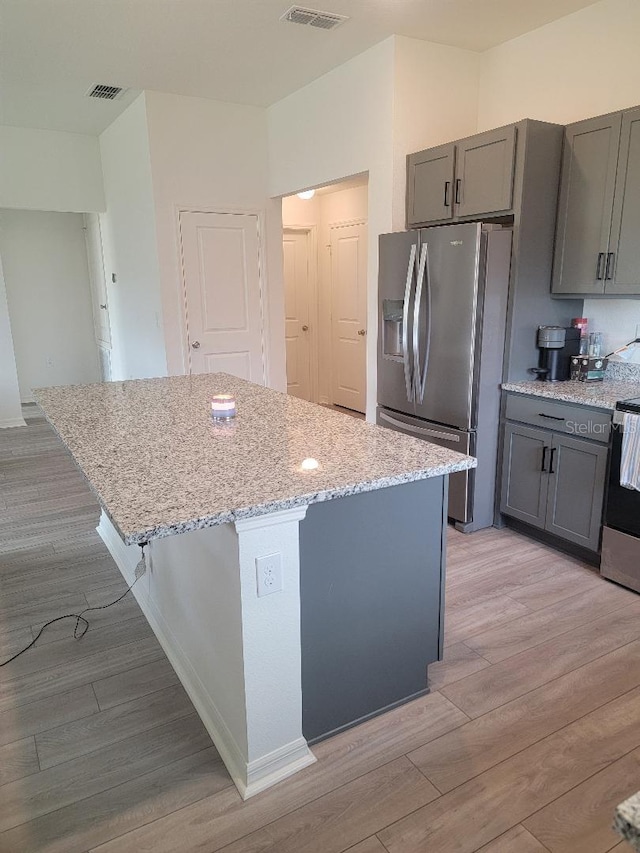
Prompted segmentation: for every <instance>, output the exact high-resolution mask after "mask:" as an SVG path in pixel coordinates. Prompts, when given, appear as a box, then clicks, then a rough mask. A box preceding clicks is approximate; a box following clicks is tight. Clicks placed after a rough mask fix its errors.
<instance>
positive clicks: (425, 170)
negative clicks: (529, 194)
mask: <svg viewBox="0 0 640 853" xmlns="http://www.w3.org/2000/svg"><path fill="white" fill-rule="evenodd" d="M517 132H518V128H517V126H516V125H513V124H511V125H507V126H506V127H499V128H496V129H495V130H488V131H485V132H484V133H478V134H476V135H475V136H470V137H468V138H467V139H460V140H458V141H456V142H452V143H450V144H448V145H440V146H438V147H437V148H428V149H426V150H424V151H418V152H417V153H415V154H410V155H409V156H408V157H407V228H414V227H416V226H419V225H433V224H435V223H442V222H447V221H450V220H454V221H459V220H466V219H472V218H476V219H477V218H479V217H482V216H496V215H499V214H505V215H506V214H510V213H512V212H513V195H514V169H515V161H516V138H517Z"/></svg>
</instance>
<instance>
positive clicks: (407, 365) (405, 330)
mask: <svg viewBox="0 0 640 853" xmlns="http://www.w3.org/2000/svg"><path fill="white" fill-rule="evenodd" d="M417 249H418V247H417V245H416V244H415V243H414V244H413V245H412V246H411V251H410V252H409V266H408V268H407V282H406V284H405V288H404V305H403V308H402V361H403V364H404V382H405V386H406V389H407V400H408V401H409V402H410V403H412V402H413V401H414V399H415V397H414V392H413V376H412V374H411V360H410V357H409V303H410V302H411V290H412V287H411V285H412V284H413V277H414V275H415V270H416V253H417Z"/></svg>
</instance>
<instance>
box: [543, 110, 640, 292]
mask: <svg viewBox="0 0 640 853" xmlns="http://www.w3.org/2000/svg"><path fill="white" fill-rule="evenodd" d="M639 229H640V108H636V109H633V110H626V111H625V112H622V113H613V114H611V115H606V116H599V117H597V118H593V119H588V120H587V121H581V122H577V123H576V124H572V125H569V126H568V127H567V128H566V133H565V145H564V154H563V161H562V177H561V183H560V197H559V201H558V224H557V231H556V245H555V256H554V266H553V285H552V292H553V293H555V294H558V295H564V294H567V295H575V294H581V295H585V296H587V295H595V296H607V295H611V296H613V295H638V294H640V241H638V239H637V234H638V232H639Z"/></svg>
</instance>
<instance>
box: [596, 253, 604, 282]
mask: <svg viewBox="0 0 640 853" xmlns="http://www.w3.org/2000/svg"><path fill="white" fill-rule="evenodd" d="M603 263H604V252H598V263H597V265H596V279H597V281H602V265H603Z"/></svg>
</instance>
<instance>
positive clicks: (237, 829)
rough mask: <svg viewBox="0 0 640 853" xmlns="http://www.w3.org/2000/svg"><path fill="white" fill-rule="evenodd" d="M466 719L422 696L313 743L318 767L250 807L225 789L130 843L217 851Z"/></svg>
mask: <svg viewBox="0 0 640 853" xmlns="http://www.w3.org/2000/svg"><path fill="white" fill-rule="evenodd" d="M466 720H467V718H466V717H465V716H464V715H463V714H462V713H461V712H460V711H458V709H457V708H455V707H454V706H453V705H451V704H450V703H449V702H445V701H444V697H442V696H441V695H440V694H438V693H433V694H431V695H429V696H424V697H422V698H420V699H417V700H416V701H415V702H410V703H408V704H407V705H403V706H401V707H400V708H396V709H394V710H393V711H391V712H389V714H386V715H383V716H380V717H375V718H374V719H372V720H368V721H367V722H365V723H363V724H362V725H360V726H357V727H356V728H354V729H350V730H348V731H346V732H342V733H341V734H339V735H336V736H335V737H332V738H329V739H328V740H326V741H323V742H321V743H319V744H316V746H314V748H313V752H314V754H315V756H316V758H317V759H318V760H317V763H316V764H313V765H311V766H310V767H307V768H305V769H304V770H302V771H301V772H300V773H296V774H295V776H292V777H291V779H288V780H286V781H285V782H284V783H282V784H280V785H276V786H275V787H273V788H270V789H269V790H267V791H264V792H263V793H262V794H259V795H258V796H256V797H252V798H251V799H250V800H247V802H242V800H241V799H240V796H239V794H238V792H237V791H236V790H235V788H234V789H233V790H227V791H223V792H221V793H220V794H216V795H215V796H213V797H207V798H206V799H203V800H201V801H199V802H197V803H194V804H193V805H192V806H189V807H187V808H185V809H182V810H181V811H178V812H174V813H172V814H170V815H167V816H166V817H165V818H162V819H161V820H158V821H155V823H153V824H149V825H148V826H146V827H142V828H141V829H140V830H137V831H136V832H134V833H132V834H131V837H130V838H129V839H128V840H127V843H129V844H132V845H134V846H133V849H137V850H141V851H142V850H152V851H154V853H160V851H167V853H168V852H169V851H173V850H175V849H176V848H177V847H179V848H180V850H181V853H187V851H188V850H208V851H213V850H218V849H220V848H222V847H224V846H226V845H228V844H231V843H233V842H235V841H237V840H238V839H240V838H242V837H244V836H245V835H247V834H249V833H251V832H255V831H257V830H259V829H260V828H261V827H263V826H266V825H267V824H269V823H271V822H273V821H274V820H276V819H278V818H279V817H282V816H284V815H287V814H289V813H291V812H293V811H295V810H296V809H299V808H301V807H303V806H305V805H307V804H308V803H311V802H313V801H314V800H316V799H317V798H318V797H320V796H323V795H324V794H327V793H330V792H331V791H332V790H334V789H336V788H338V787H340V786H342V785H346V784H349V783H351V782H352V781H354V780H357V779H358V778H359V777H361V776H364V775H365V774H367V773H370V772H372V771H374V770H376V769H377V768H379V767H381V766H383V765H385V764H388V763H389V762H391V761H394V760H396V759H397V758H399V757H401V756H403V755H404V754H405V753H407V752H409V751H410V747H409V744H411V743H413V744H415V745H416V746H417V745H418V744H419V743H424V742H425V741H426V740H429V739H430V738H432V737H438V734H441V733H442V732H443V731H449V730H450V729H451V728H453V727H455V726H456V725H461V724H462V723H463V722H465V721H466ZM423 778H424V777H423ZM187 838H188V844H187ZM123 849H124V850H126V849H127V847H126V846H124V847H123Z"/></svg>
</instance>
